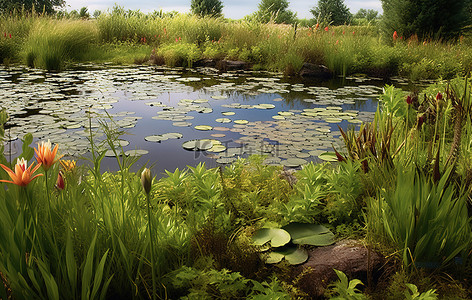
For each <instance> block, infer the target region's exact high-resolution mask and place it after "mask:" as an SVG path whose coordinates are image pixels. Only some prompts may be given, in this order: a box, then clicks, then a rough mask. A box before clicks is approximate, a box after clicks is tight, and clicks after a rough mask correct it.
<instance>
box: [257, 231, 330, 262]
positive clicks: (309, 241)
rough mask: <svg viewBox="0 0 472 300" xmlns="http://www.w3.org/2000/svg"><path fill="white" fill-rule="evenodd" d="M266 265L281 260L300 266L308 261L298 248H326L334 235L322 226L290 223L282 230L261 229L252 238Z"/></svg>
mask: <svg viewBox="0 0 472 300" xmlns="http://www.w3.org/2000/svg"><path fill="white" fill-rule="evenodd" d="M253 242H254V244H255V245H256V246H259V247H260V248H259V250H260V251H261V253H262V254H264V255H263V257H264V258H265V261H266V263H269V264H275V263H279V262H281V261H282V260H285V261H287V262H288V263H289V264H292V265H298V264H302V263H304V262H305V261H307V259H308V252H307V251H306V249H304V248H302V247H300V246H317V247H321V246H328V245H331V244H333V243H334V234H333V233H332V232H331V231H330V230H329V229H328V228H326V227H324V226H323V225H318V224H306V223H290V224H288V225H285V226H284V227H282V228H261V229H259V230H258V231H256V233H255V234H254V236H253Z"/></svg>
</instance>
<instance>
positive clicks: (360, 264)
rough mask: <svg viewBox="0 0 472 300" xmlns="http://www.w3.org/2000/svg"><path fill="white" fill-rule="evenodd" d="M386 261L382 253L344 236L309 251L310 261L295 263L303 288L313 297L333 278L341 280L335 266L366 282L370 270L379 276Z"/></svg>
mask: <svg viewBox="0 0 472 300" xmlns="http://www.w3.org/2000/svg"><path fill="white" fill-rule="evenodd" d="M383 264H384V259H383V257H382V256H381V255H379V254H378V253H376V252H374V251H372V250H369V249H367V248H365V247H364V246H363V245H362V244H361V243H360V242H359V241H354V240H343V241H339V242H337V243H336V244H334V245H332V246H327V247H318V248H314V249H313V250H311V251H309V259H308V261H307V262H306V263H304V264H302V265H300V266H297V267H295V269H294V270H293V272H294V273H293V276H294V278H297V280H298V285H297V286H298V287H299V288H300V289H301V290H302V291H303V292H305V293H307V294H308V295H309V296H310V297H312V298H319V297H322V296H323V294H324V291H325V289H326V288H327V286H328V285H329V284H330V283H331V282H334V281H336V280H338V276H337V275H336V273H335V272H334V271H333V269H336V270H340V271H342V272H344V273H345V274H346V275H347V276H348V277H349V279H354V278H356V279H360V280H362V282H363V283H364V284H366V283H367V275H368V270H369V269H370V270H371V272H372V274H373V275H374V277H375V275H378V274H379V273H380V272H379V270H380V269H381V267H382V266H383Z"/></svg>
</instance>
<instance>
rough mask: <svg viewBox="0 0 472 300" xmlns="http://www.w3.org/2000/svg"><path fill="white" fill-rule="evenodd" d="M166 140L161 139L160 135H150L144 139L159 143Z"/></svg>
mask: <svg viewBox="0 0 472 300" xmlns="http://www.w3.org/2000/svg"><path fill="white" fill-rule="evenodd" d="M167 139H168V138H165V137H163V136H162V135H150V136H147V137H145V138H144V140H145V141H148V142H154V143H160V142H161V141H165V140H167Z"/></svg>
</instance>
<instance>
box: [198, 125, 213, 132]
mask: <svg viewBox="0 0 472 300" xmlns="http://www.w3.org/2000/svg"><path fill="white" fill-rule="evenodd" d="M194 128H195V129H197V130H202V131H207V130H212V129H213V127H211V126H209V125H197V126H195V127H194Z"/></svg>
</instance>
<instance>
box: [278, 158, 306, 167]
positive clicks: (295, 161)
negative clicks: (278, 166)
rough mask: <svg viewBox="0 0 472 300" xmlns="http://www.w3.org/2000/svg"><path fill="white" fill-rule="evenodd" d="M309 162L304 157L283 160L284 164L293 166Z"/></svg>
mask: <svg viewBox="0 0 472 300" xmlns="http://www.w3.org/2000/svg"><path fill="white" fill-rule="evenodd" d="M307 163H308V161H307V160H305V159H303V158H289V159H287V160H284V161H283V162H282V165H284V166H287V167H291V168H296V167H299V166H301V165H304V164H307Z"/></svg>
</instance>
